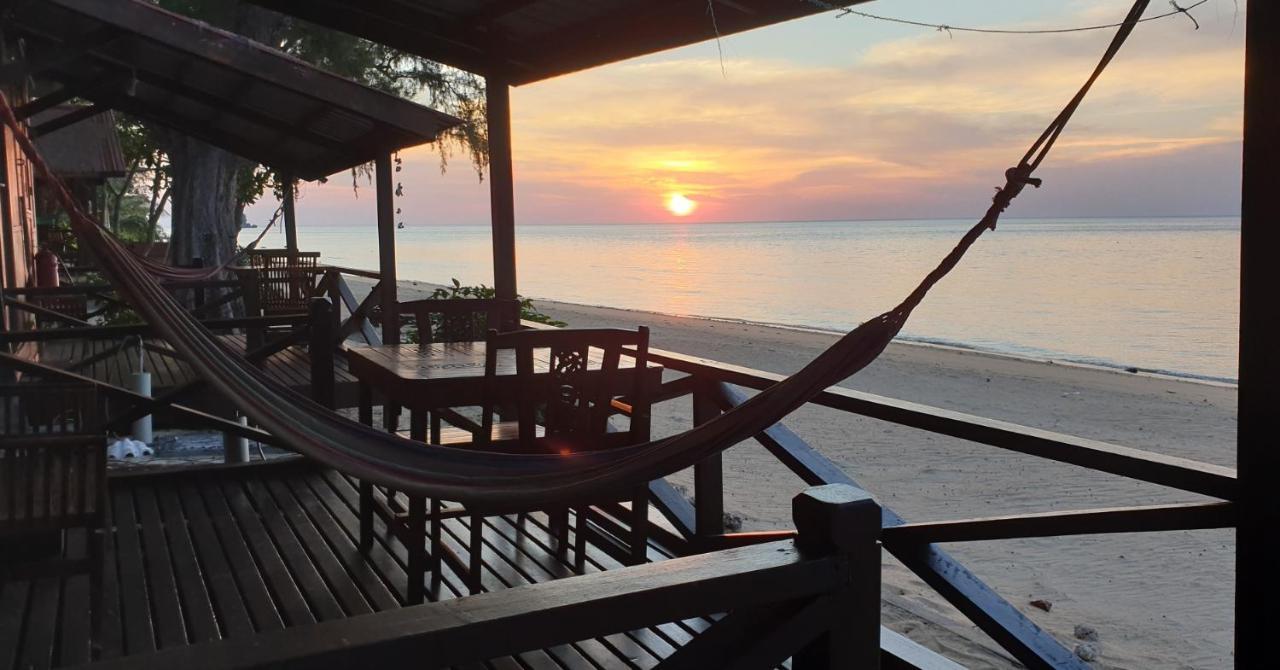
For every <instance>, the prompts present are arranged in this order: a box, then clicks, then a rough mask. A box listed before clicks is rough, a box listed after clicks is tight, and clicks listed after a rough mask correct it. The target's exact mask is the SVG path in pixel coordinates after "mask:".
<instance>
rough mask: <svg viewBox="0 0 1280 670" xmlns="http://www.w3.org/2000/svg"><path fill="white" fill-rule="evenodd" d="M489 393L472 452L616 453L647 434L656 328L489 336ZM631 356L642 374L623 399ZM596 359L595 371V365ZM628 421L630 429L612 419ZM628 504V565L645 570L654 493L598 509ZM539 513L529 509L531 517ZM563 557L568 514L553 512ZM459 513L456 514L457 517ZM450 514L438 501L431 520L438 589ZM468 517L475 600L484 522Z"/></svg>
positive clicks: (586, 532)
mask: <svg viewBox="0 0 1280 670" xmlns="http://www.w3.org/2000/svg"><path fill="white" fill-rule="evenodd" d="M485 347H486V349H485V391H484V396H485V400H484V405H483V407H482V423H481V429H480V430H479V431H478V432H477V434H476V440H475V442H474V443H473V445H472V446H473V447H474V448H476V449H484V450H488V451H495V452H517V453H546V454H561V455H568V454H572V453H580V452H584V451H594V450H600V449H610V448H616V447H621V446H627V445H632V444H641V443H644V442H647V441H648V440H649V436H650V406H651V401H650V399H649V389H648V387H647V385H646V376H645V375H644V374H641V373H640V372H639V371H641V370H644V369H645V367H646V366H647V365H648V356H649V329H648V328H647V327H643V326H642V327H640V328H639V329H637V330H634V331H628V330H619V329H612V328H609V329H606V328H600V329H557V330H521V331H512V332H507V333H498V332H495V331H491V332H490V333H489V336H488V338H487V339H486V341H485ZM624 348H630V349H633V350H634V351H635V354H634V361H635V370H636V372H635V373H633V374H631V378H632V383H631V384H630V385H629V388H627V389H626V392H625V395H624V394H622V393H619V388H620V386H623V385H625V381H624V380H623V379H622V377H623V376H624V369H623V368H622V367H621V365H620V363H621V360H622V357H623V350H624ZM508 354H514V362H515V368H516V387H517V389H518V398H517V401H516V403H515V405H516V411H515V420H514V422H512V421H505V422H500V421H498V411H499V407H500V406H501V402H500V400H501V398H502V397H503V395H502V385H503V383H502V382H501V381H499V379H498V368H499V364H500V362H501V359H503V357H504V356H506V355H508ZM595 359H598V360H599V363H598V366H597V365H594V364H593V362H594V360H595ZM620 415H621V416H624V417H626V418H627V421H626V426H625V428H618V427H617V426H616V425H615V422H613V421H611V419H613V418H615V417H618V416H620ZM623 499H626V500H629V501H630V503H631V513H630V517H631V518H630V529H629V535H628V537H626V538H617V539H618V540H620V541H621V542H623V543H625V544H626V545H627V546H625V547H624V550H625V552H626V556H625V560H626V562H627V563H629V564H633V565H634V564H640V563H643V562H645V561H646V560H647V556H646V552H647V549H648V533H647V529H648V516H649V488H648V486H647V485H640V486H637V487H636V488H635V489H633V490H631V491H627V492H619V495H618V496H617V497H616V498H615V499H613V500H599V501H595V503H596V504H605V503H616V502H619V501H620V500H623ZM591 507H592V506H591V505H589V504H583V505H578V506H576V507H575V508H574V510H573V511H574V516H575V518H576V521H577V525H576V531H575V540H576V542H575V546H574V558H575V566H576V568H577V570H578V571H579V572H582V571H583V570H584V569H585V567H586V555H587V545H588V540H589V536H590V535H591V534H592V530H591V526H590V517H591V514H592V512H591ZM530 511H532V510H530ZM547 512H548V516H549V517H550V520H551V524H550V525H551V529H552V532H553V534H554V535H555V537H556V549H557V553H558V555H559V556H560V557H562V558H563V557H564V556H565V555H566V554H567V551H568V544H569V509H568V508H565V507H559V508H554V509H550V510H547ZM454 513H455V514H456V511H455V512H454ZM446 515H448V513H446V512H445V510H444V509H443V506H442V504H441V503H440V501H432V509H431V513H430V515H429V517H428V518H429V519H430V521H431V545H432V551H431V556H432V569H433V573H432V586H433V588H434V587H435V584H436V583H437V582H438V580H439V576H438V575H439V568H440V564H439V560H440V559H439V556H441V555H442V553H443V542H442V539H441V528H440V525H441V524H440V522H439V519H441V518H443V517H444V516H446ZM470 516H471V524H470V525H471V529H470V530H471V536H470V542H469V545H470V546H469V551H468V554H469V559H470V560H469V565H468V569H467V585H468V587H469V588H470V590H471V592H472V593H477V592H479V591H480V573H481V570H482V568H483V561H482V555H483V535H484V533H483V528H484V519H483V517H481V516H479V515H470Z"/></svg>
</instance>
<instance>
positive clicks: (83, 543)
mask: <svg viewBox="0 0 1280 670" xmlns="http://www.w3.org/2000/svg"><path fill="white" fill-rule="evenodd" d="M87 552H88V532H87V531H86V530H85V529H83V528H76V529H72V530H68V531H67V532H66V548H65V551H64V553H63V556H64V557H65V558H67V559H77V560H78V559H82V558H84V557H85V555H86V553H87ZM92 614H95V613H94V612H91V608H90V598H89V575H88V574H82V575H74V576H72V577H68V578H67V579H66V580H65V581H64V582H63V586H62V615H61V616H62V618H61V620H60V621H59V622H58V628H59V631H60V633H59V637H60V638H61V639H60V641H59V647H58V656H57V662H56V665H59V666H67V665H81V664H84V663H88V662H89V660H90V659H91V658H92V650H91V647H90V637H91V628H90V626H91V618H90V617H91V616H92Z"/></svg>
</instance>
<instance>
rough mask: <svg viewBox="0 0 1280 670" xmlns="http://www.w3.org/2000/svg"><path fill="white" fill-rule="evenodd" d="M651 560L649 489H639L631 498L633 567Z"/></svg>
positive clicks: (645, 487) (644, 487)
mask: <svg viewBox="0 0 1280 670" xmlns="http://www.w3.org/2000/svg"><path fill="white" fill-rule="evenodd" d="M648 560H649V487H648V486H642V487H640V488H637V489H636V491H635V495H634V496H632V498H631V565H641V564H643V563H646V562H648Z"/></svg>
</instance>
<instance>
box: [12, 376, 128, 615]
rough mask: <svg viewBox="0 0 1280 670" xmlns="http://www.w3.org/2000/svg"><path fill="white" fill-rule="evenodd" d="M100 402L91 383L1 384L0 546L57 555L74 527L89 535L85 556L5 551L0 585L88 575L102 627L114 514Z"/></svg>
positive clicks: (92, 601)
mask: <svg viewBox="0 0 1280 670" xmlns="http://www.w3.org/2000/svg"><path fill="white" fill-rule="evenodd" d="M98 403H99V397H98V395H97V392H96V389H95V388H94V387H93V386H91V385H71V384H44V383H20V384H10V385H4V386H0V543H3V544H4V545H6V546H8V547H11V548H15V547H18V546H23V547H25V548H30V547H35V548H45V547H47V548H48V549H49V552H48V553H53V551H54V550H56V549H58V546H56V545H65V542H66V539H65V536H66V531H68V530H73V529H83V530H84V531H85V532H86V534H87V537H88V549H87V553H86V555H85V556H84V557H70V556H68V557H66V558H51V557H49V556H43V557H41V556H34V557H30V556H28V557H23V558H22V559H18V558H14V555H15V554H18V553H22V552H18V551H16V550H13V551H10V550H3V551H0V582H3V581H5V580H7V579H21V578H33V577H42V576H67V575H73V574H82V573H85V572H87V573H88V574H89V581H90V594H91V595H90V607H91V615H92V617H93V621H94V622H95V629H96V623H97V622H98V620H99V619H98V618H99V616H100V614H101V612H102V563H103V552H104V549H103V545H104V542H105V534H106V528H105V522H106V514H107V465H106V462H107V452H106V438H105V434H104V433H103V432H102V428H101V426H102V415H103V412H102V409H101V407H100V406H99V404H98ZM50 539H52V540H53V542H48V541H47V540H50ZM26 553H31V552H26ZM6 557H7V558H8V560H5V558H6Z"/></svg>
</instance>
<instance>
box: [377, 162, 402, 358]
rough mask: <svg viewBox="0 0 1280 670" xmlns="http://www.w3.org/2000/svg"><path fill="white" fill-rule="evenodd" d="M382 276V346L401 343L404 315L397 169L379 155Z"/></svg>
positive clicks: (379, 249)
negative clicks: (398, 251) (400, 293)
mask: <svg viewBox="0 0 1280 670" xmlns="http://www.w3.org/2000/svg"><path fill="white" fill-rule="evenodd" d="M377 171H378V273H379V274H381V275H382V283H381V285H380V289H379V290H380V292H381V294H382V295H381V296H379V304H381V305H382V343H383V344H400V313H399V312H398V311H396V301H397V300H399V297H398V294H397V288H398V287H397V285H396V282H397V278H396V202H395V195H396V193H395V183H394V182H395V180H394V178H393V176H392V175H394V174H395V170H394V168H393V167H392V165H391V156H390V154H388V155H386V156H378V160H377Z"/></svg>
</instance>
